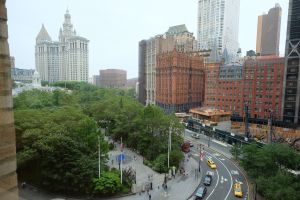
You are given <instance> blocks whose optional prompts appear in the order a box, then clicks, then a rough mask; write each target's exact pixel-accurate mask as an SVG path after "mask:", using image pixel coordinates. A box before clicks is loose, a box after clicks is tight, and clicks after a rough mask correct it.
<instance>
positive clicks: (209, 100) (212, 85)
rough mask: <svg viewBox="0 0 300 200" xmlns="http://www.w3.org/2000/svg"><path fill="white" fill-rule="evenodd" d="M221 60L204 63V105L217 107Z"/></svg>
mask: <svg viewBox="0 0 300 200" xmlns="http://www.w3.org/2000/svg"><path fill="white" fill-rule="evenodd" d="M221 65H222V62H221V61H213V62H207V63H205V85H204V87H205V96H204V105H205V106H206V107H215V108H217V99H216V96H217V94H218V82H219V72H220V66H221Z"/></svg>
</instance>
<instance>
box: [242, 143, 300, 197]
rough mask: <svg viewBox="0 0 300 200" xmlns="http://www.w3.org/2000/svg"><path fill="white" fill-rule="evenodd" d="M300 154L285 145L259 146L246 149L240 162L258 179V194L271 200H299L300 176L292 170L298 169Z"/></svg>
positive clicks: (247, 146) (256, 180)
mask: <svg viewBox="0 0 300 200" xmlns="http://www.w3.org/2000/svg"><path fill="white" fill-rule="evenodd" d="M299 158H300V155H299V154H298V153H297V152H295V150H293V149H292V148H290V147H289V146H287V145H284V144H268V145H265V146H264V147H263V148H259V147H258V146H257V145H256V144H252V145H246V146H243V148H242V155H241V156H240V161H241V162H240V163H241V165H242V166H243V167H244V169H245V170H246V171H247V173H248V174H249V175H250V176H251V177H252V178H254V180H255V182H256V183H257V186H258V191H259V192H260V193H261V194H262V195H263V196H265V197H266V198H267V199H270V200H280V199H287V200H294V199H295V200H296V199H298V198H299V196H300V192H299V191H300V184H299V179H300V178H299V177H296V176H295V175H294V174H292V173H290V172H289V171H288V170H289V169H298V168H299V164H300V161H299V160H300V159H299Z"/></svg>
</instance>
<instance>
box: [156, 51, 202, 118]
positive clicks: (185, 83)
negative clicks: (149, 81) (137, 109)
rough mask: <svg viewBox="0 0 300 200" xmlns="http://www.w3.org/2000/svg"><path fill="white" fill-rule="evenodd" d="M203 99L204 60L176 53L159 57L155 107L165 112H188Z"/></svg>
mask: <svg viewBox="0 0 300 200" xmlns="http://www.w3.org/2000/svg"><path fill="white" fill-rule="evenodd" d="M203 99H204V60H203V57H202V56H201V55H200V54H199V53H186V52H185V53H183V52H178V51H177V50H175V49H174V50H173V51H172V52H167V53H161V54H159V55H158V57H157V67H156V104H157V105H158V106H160V107H161V108H163V109H164V110H165V111H166V112H182V111H188V110H189V109H190V108H193V107H199V106H201V105H202V103H203Z"/></svg>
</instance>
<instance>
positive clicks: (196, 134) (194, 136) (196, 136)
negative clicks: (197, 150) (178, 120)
mask: <svg viewBox="0 0 300 200" xmlns="http://www.w3.org/2000/svg"><path fill="white" fill-rule="evenodd" d="M191 136H192V137H193V138H196V139H200V134H198V133H193V134H192V135H191Z"/></svg>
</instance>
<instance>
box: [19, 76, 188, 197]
mask: <svg viewBox="0 0 300 200" xmlns="http://www.w3.org/2000/svg"><path fill="white" fill-rule="evenodd" d="M53 85H54V86H58V87H61V88H65V89H57V90H54V91H52V92H47V91H40V90H31V91H26V92H23V93H21V94H19V95H18V96H16V97H15V98H14V116H15V127H16V140H17V170H18V177H19V179H20V180H26V181H27V182H28V183H31V184H33V185H35V186H37V187H40V188H44V189H46V190H49V191H51V192H57V193H64V194H77V195H79V194H88V195H90V194H94V195H97V196H110V195H116V194H122V193H127V192H129V191H130V187H131V184H132V180H131V179H130V177H125V181H124V184H120V171H118V170H117V169H109V167H108V166H107V162H108V152H109V147H110V146H111V145H110V144H109V143H108V141H107V140H105V138H112V139H113V140H114V141H120V139H121V137H122V139H123V143H124V144H125V146H126V147H128V148H130V149H132V150H134V151H136V152H138V153H139V154H140V155H142V156H143V157H144V160H145V164H147V165H148V166H150V167H152V168H153V169H154V170H156V171H158V172H166V171H167V170H168V168H167V148H168V146H167V144H168V134H169V131H171V133H172V148H171V149H172V151H171V153H170V164H171V166H178V165H179V163H180V161H181V160H182V158H183V153H182V152H181V151H180V144H181V143H182V142H183V135H182V133H183V130H184V127H183V126H182V125H181V124H180V123H179V121H178V119H177V118H176V117H175V115H174V114H170V115H167V114H165V113H164V112H163V111H162V110H161V109H160V108H158V107H156V106H146V107H144V106H143V105H141V104H140V103H138V102H137V101H136V100H135V98H134V90H133V89H129V90H120V89H107V88H99V87H96V86H93V85H90V84H87V83H79V82H67V83H65V82H63V83H62V82H58V83H54V84H53ZM101 130H104V131H101ZM98 137H99V140H98ZM99 142H100V145H101V165H102V166H103V167H101V177H100V178H99V177H98V145H99ZM149 144H151V145H149ZM111 147H113V146H111ZM125 174H126V173H125Z"/></svg>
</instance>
